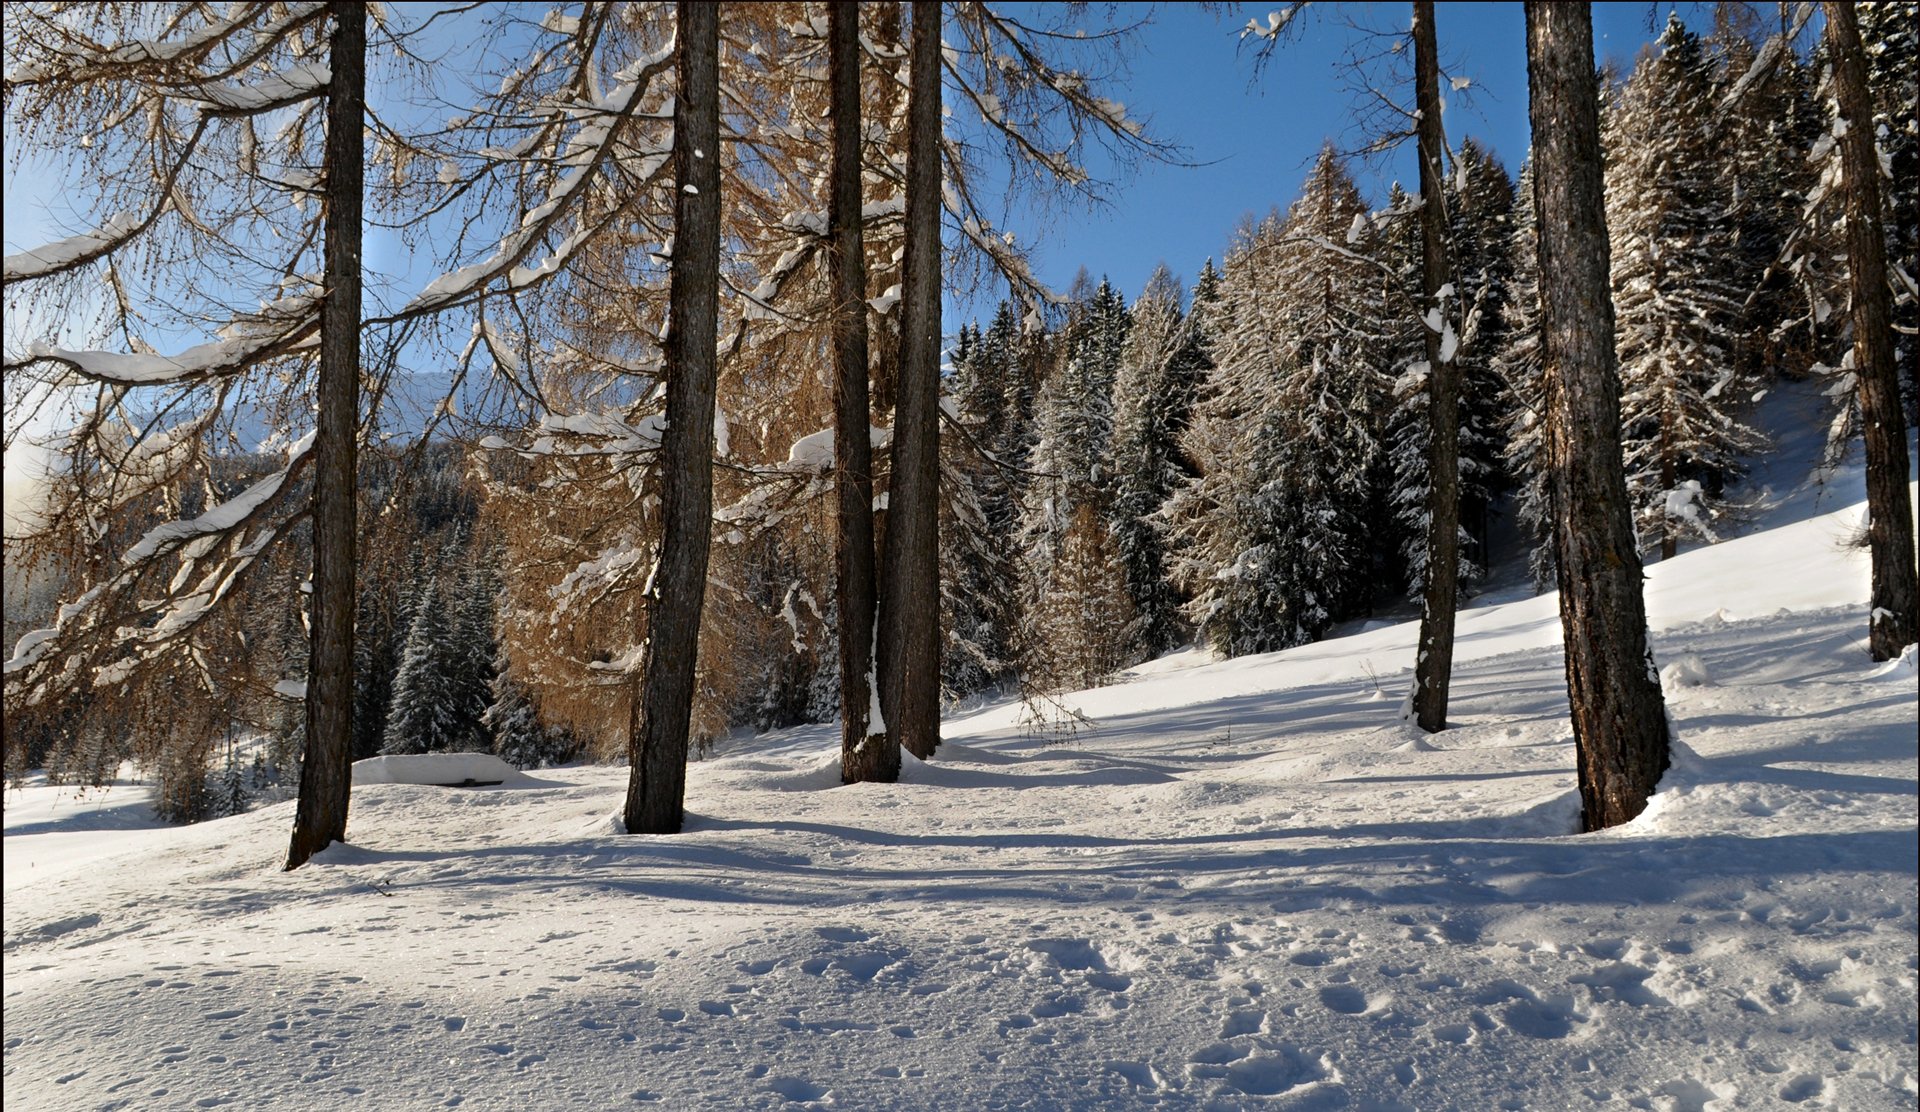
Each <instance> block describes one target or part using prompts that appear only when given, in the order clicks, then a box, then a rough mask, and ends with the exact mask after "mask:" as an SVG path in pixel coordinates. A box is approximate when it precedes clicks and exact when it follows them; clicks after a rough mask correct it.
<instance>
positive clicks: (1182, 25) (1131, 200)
mask: <svg viewBox="0 0 1920 1112" xmlns="http://www.w3.org/2000/svg"><path fill="white" fill-rule="evenodd" d="M1275 6H1277V5H1275V4H1272V3H1260V4H1250V5H1238V6H1236V7H1234V8H1233V9H1231V12H1230V13H1228V14H1222V15H1221V16H1220V17H1219V18H1218V19H1216V18H1215V17H1214V16H1212V15H1210V14H1208V13H1207V12H1205V11H1203V10H1201V9H1200V8H1199V7H1198V6H1196V5H1189V4H1177V3H1176V4H1163V5H1159V6H1157V7H1156V8H1155V10H1154V12H1153V16H1152V23H1151V25H1150V26H1148V27H1146V28H1144V29H1143V31H1142V32H1141V34H1140V36H1139V38H1138V42H1137V49H1136V50H1135V51H1134V54H1133V58H1132V63H1131V67H1130V68H1131V72H1130V73H1129V75H1128V79H1127V80H1126V82H1125V83H1124V84H1123V85H1120V86H1117V87H1116V88H1114V89H1113V90H1112V91H1110V92H1108V93H1107V95H1109V96H1112V97H1114V98H1115V99H1118V100H1121V101H1123V102H1125V104H1126V105H1127V109H1128V111H1129V112H1130V113H1131V114H1134V115H1136V116H1141V117H1145V118H1146V119H1147V120H1148V121H1149V125H1150V126H1149V130H1150V131H1151V132H1152V133H1153V134H1154V135H1156V136H1159V137H1164V138H1168V139H1171V140H1173V141H1175V142H1178V143H1180V144H1181V145H1183V146H1185V147H1186V148H1188V158H1189V159H1191V160H1192V161H1195V162H1200V163H1205V165H1200V166H1191V167H1189V166H1168V165H1148V166H1146V167H1144V168H1143V169H1141V170H1140V171H1139V172H1138V173H1136V174H1133V175H1131V176H1130V177H1127V178H1123V179H1122V180H1121V181H1120V184H1119V187H1118V188H1116V189H1113V190H1111V191H1110V192H1111V194H1112V203H1111V204H1110V205H1107V206H1104V207H1101V208H1098V209H1093V210H1071V209H1061V208H1060V207H1058V206H1054V207H1052V208H1050V209H1049V210H1048V211H1047V212H1046V213H1045V215H1044V218H1043V220H1038V221H1036V220H1032V219H1028V220H1024V221H1023V219H1022V217H1021V214H1019V213H1014V214H1012V215H1011V216H1010V217H1009V219H1008V221H1007V225H1008V226H1009V227H1010V228H1012V229H1013V230H1014V231H1015V232H1016V233H1017V234H1018V235H1019V236H1020V239H1021V240H1022V241H1023V242H1026V243H1027V244H1028V245H1029V247H1031V248H1032V249H1033V250H1034V251H1035V254H1036V262H1037V266H1036V271H1037V273H1038V274H1039V275H1040V277H1041V279H1042V280H1043V281H1045V282H1046V283H1047V284H1048V285H1050V286H1052V287H1053V288H1055V289H1065V288H1066V286H1067V285H1068V284H1069V283H1071V282H1072V280H1073V276H1074V273H1075V272H1076V271H1077V270H1078V269H1079V268H1080V267H1081V266H1085V267H1086V268H1087V270H1088V272H1089V273H1090V274H1091V275H1092V276H1093V277H1094V278H1095V279H1098V278H1099V277H1100V276H1102V275H1106V276H1108V277H1110V278H1111V279H1112V280H1113V282H1114V284H1115V285H1116V286H1118V287H1119V288H1120V289H1121V291H1122V292H1123V293H1124V294H1125V295H1126V296H1127V298H1128V299H1129V300H1131V299H1132V298H1133V297H1134V296H1136V295H1138V294H1139V292H1140V289H1141V287H1142V286H1144V285H1145V284H1146V280H1147V275H1148V274H1150V273H1152V271H1153V268H1154V266H1155V265H1156V264H1158V263H1159V262H1161V261H1163V260H1164V261H1165V262H1166V263H1167V265H1168V266H1169V267H1171V268H1172V269H1173V271H1174V273H1176V274H1178V275H1180V276H1181V277H1182V278H1183V279H1184V280H1185V281H1186V282H1187V283H1188V284H1189V285H1190V284H1191V283H1192V281H1193V278H1194V276H1195V275H1196V274H1197V273H1198V272H1199V270H1200V264H1201V263H1202V261H1204V260H1205V259H1206V258H1207V257H1208V256H1212V257H1214V258H1215V259H1216V260H1217V259H1218V258H1219V257H1220V255H1221V254H1222V252H1223V251H1224V249H1225V247H1226V245H1227V241H1228V239H1229V237H1230V236H1231V235H1232V233H1233V229H1234V227H1235V225H1236V224H1237V223H1238V222H1239V220H1240V218H1241V216H1242V215H1243V214H1246V213H1255V214H1263V213H1265V212H1266V211H1267V210H1268V209H1269V208H1271V207H1272V206H1274V205H1278V206H1280V207H1281V208H1282V209H1283V210H1284V209H1285V208H1286V206H1287V205H1288V204H1290V203H1291V202H1292V201H1293V200H1294V198H1295V197H1296V196H1298V193H1299V189H1300V184H1301V182H1302V181H1303V180H1304V179H1305V177H1306V175H1307V171H1308V170H1309V169H1310V168H1311V166H1312V163H1313V160H1314V158H1315V157H1316V156H1317V155H1318V154H1319V152H1320V148H1321V145H1322V144H1323V143H1325V142H1327V141H1328V140H1331V141H1332V142H1333V143H1334V144H1335V146H1336V147H1339V148H1341V149H1343V150H1345V149H1356V148H1358V147H1360V146H1361V145H1362V144H1363V143H1364V142H1365V141H1366V136H1365V135H1364V134H1363V133H1362V132H1361V131H1359V130H1357V129H1356V127H1355V125H1354V123H1353V118H1354V108H1355V105H1356V104H1357V103H1360V102H1361V101H1362V99H1363V98H1361V97H1359V96H1358V95H1357V94H1356V91H1355V82H1356V78H1355V76H1354V75H1353V74H1352V73H1351V72H1350V70H1349V67H1348V66H1347V64H1346V62H1347V59H1348V56H1349V54H1350V53H1351V52H1353V51H1355V50H1359V51H1362V52H1377V51H1378V50H1379V49H1380V48H1381V47H1382V46H1383V45H1384V44H1383V42H1382V40H1379V39H1378V38H1375V37H1374V36H1377V35H1380V34H1383V33H1384V34H1391V33H1396V32H1404V31H1405V30H1406V28H1407V26H1408V23H1409V22H1410V20H1411V18H1412V5H1411V4H1406V3H1398V4H1324V5H1314V6H1313V7H1311V8H1309V9H1308V10H1307V12H1306V13H1305V14H1304V15H1302V16H1301V17H1300V18H1301V21H1302V23H1301V25H1300V26H1299V27H1298V29H1297V30H1296V32H1295V33H1294V35H1293V37H1292V38H1291V39H1290V40H1288V41H1287V42H1285V43H1283V44H1282V45H1281V46H1280V47H1278V48H1277V49H1276V51H1275V52H1274V55H1273V57H1272V59H1271V60H1270V61H1269V63H1268V64H1267V66H1266V68H1265V69H1264V71H1263V72H1262V73H1261V74H1260V76H1259V77H1257V78H1256V77H1255V76H1254V66H1253V54H1252V49H1251V47H1250V46H1249V47H1248V48H1245V49H1242V48H1240V44H1239V31H1240V28H1241V27H1244V26H1245V25H1246V21H1247V19H1248V18H1249V17H1250V16H1251V15H1253V14H1254V13H1255V12H1256V11H1257V12H1258V13H1259V14H1260V15H1261V16H1262V17H1264V16H1265V14H1266V12H1267V11H1268V10H1269V9H1270V8H1272V7H1275ZM1015 7H1019V8H1027V9H1033V8H1037V7H1039V8H1044V7H1046V5H1015ZM1119 7H1120V12H1119V15H1118V18H1119V19H1123V20H1124V19H1126V18H1129V17H1130V15H1132V13H1130V12H1129V10H1128V9H1129V6H1128V5H1120V6H1119ZM1669 11H1678V12H1679V13H1680V16H1681V18H1682V19H1684V20H1685V21H1687V23H1688V24H1689V26H1691V27H1693V28H1694V29H1695V30H1696V31H1700V32H1702V33H1704V32H1706V31H1707V30H1709V29H1710V28H1711V25H1712V14H1711V8H1710V5H1707V4H1695V3H1658V4H1655V3H1646V2H1644V0H1643V2H1635V3H1613V4H1604V3H1603V4H1595V5H1594V6H1593V22H1594V50H1595V54H1596V55H1597V57H1596V59H1595V60H1596V62H1606V61H1609V60H1611V61H1614V62H1617V63H1618V64H1619V67H1620V69H1621V70H1622V72H1625V71H1626V70H1627V69H1630V68H1631V67H1632V64H1633V61H1634V58H1635V57H1636V56H1637V55H1638V53H1639V51H1640V49H1641V47H1642V46H1643V45H1644V44H1645V43H1647V42H1648V41H1649V40H1650V39H1652V38H1653V37H1655V35H1657V33H1658V30H1659V28H1660V27H1662V26H1664V25H1665V24H1666V21H1667V14H1668V12H1669ZM1434 22H1435V27H1436V30H1437V32H1438V36H1439V43H1440V62H1441V66H1442V67H1443V69H1445V70H1446V73H1447V76H1448V77H1452V78H1465V79H1468V80H1469V81H1471V86H1470V88H1469V89H1468V91H1467V92H1466V93H1465V94H1462V93H1453V92H1449V93H1448V94H1447V95H1448V99H1449V103H1448V105H1447V109H1446V128H1447V138H1448V141H1449V142H1451V143H1454V144H1458V142H1459V141H1460V140H1461V139H1462V138H1464V137H1466V136H1469V135H1470V136H1473V137H1474V138H1475V139H1477V140H1479V141H1480V142H1481V143H1482V144H1483V145H1485V146H1488V147H1491V148H1492V149H1493V151H1494V152H1495V153H1496V154H1498V155H1499V157H1500V159H1501V161H1503V162H1505V163H1506V165H1507V169H1508V171H1509V172H1510V173H1514V174H1517V173H1518V172H1519V169H1520V163H1521V161H1522V160H1523V159H1524V158H1525V157H1526V153H1527V135H1528V123H1527V65H1526V29H1525V24H1524V19H1523V15H1522V10H1521V5H1519V4H1517V3H1443V4H1438V5H1436V11H1435V17H1434ZM1649 28H1652V30H1649ZM1442 86H1443V89H1445V88H1446V87H1447V83H1446V82H1444V81H1443V82H1442ZM1394 92H1395V93H1396V94H1398V93H1400V92H1401V90H1394ZM1404 99H1405V100H1408V101H1410V100H1411V96H1406V97H1405V98H1404ZM1093 165H1094V166H1095V167H1096V169H1097V168H1098V166H1099V163H1098V162H1097V161H1096V162H1095V163H1094V164H1093ZM1353 170H1354V174H1355V177H1356V178H1358V179H1359V181H1360V185H1361V190H1362V192H1363V193H1365V194H1367V195H1368V197H1369V199H1370V200H1372V201H1373V202H1374V203H1376V204H1381V203H1384V202H1383V198H1384V194H1385V192H1386V187H1387V186H1388V185H1389V184H1391V183H1392V182H1393V181H1395V180H1401V181H1404V182H1407V183H1409V184H1411V181H1412V176H1413V173H1414V171H1413V161H1412V155H1411V152H1410V151H1408V150H1405V149H1403V150H1402V151H1400V152H1396V154H1395V155H1394V156H1392V157H1390V158H1383V159H1378V160H1375V162H1373V163H1371V164H1360V163H1356V164H1355V165H1354V166H1353ZM1003 293H1004V288H1003V287H1002V288H1000V289H998V290H988V291H984V292H983V293H982V294H981V295H980V296H976V297H974V298H970V299H950V300H949V302H948V304H947V314H946V315H947V318H948V319H947V321H946V324H947V328H948V330H949V331H952V330H953V329H955V328H957V327H958V326H959V325H960V324H961V323H963V322H964V321H966V320H967V319H969V318H971V317H974V316H978V317H980V318H983V320H984V318H985V317H987V316H989V315H990V314H991V312H992V306H993V304H994V303H995V301H997V299H998V298H999V297H1000V296H1001V295H1002V294H1003Z"/></svg>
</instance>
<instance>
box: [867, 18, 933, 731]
mask: <svg viewBox="0 0 1920 1112" xmlns="http://www.w3.org/2000/svg"><path fill="white" fill-rule="evenodd" d="M909 65H910V70H909V77H908V83H907V84H908V93H907V95H908V103H907V246H906V257H905V258H904V260H903V261H902V269H903V270H904V271H905V274H904V275H903V279H904V280H903V282H902V290H901V294H902V296H901V306H900V308H901V323H900V386H899V401H898V403H897V405H896V406H895V408H894V418H893V470H892V478H891V486H890V489H889V490H888V494H887V530H886V532H887V537H886V560H885V567H884V569H883V576H884V578H883V581H882V583H881V588H880V589H881V598H880V666H881V672H880V685H881V687H880V690H881V699H880V705H881V706H882V707H883V708H884V710H885V713H886V718H887V723H888V726H889V727H890V728H891V730H892V732H893V735H894V736H895V737H897V738H898V739H899V743H900V744H901V745H902V746H904V747H905V748H906V749H907V751H908V752H910V753H912V754H913V755H914V756H916V757H919V758H921V759H923V760H924V759H925V758H927V757H931V756H932V755H933V750H934V747H935V746H937V745H939V744H940V532H939V530H940V519H939V513H938V510H939V504H938V503H939V498H940V472H939V455H940V426H939V423H938V422H939V417H940V410H939V404H940V4H939V0H914V3H913V45H912V48H911V51H910V62H909Z"/></svg>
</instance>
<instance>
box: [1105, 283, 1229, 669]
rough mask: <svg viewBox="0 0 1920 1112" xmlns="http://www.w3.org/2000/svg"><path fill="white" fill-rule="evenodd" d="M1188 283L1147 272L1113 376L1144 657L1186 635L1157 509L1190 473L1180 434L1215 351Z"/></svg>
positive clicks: (1122, 539) (1119, 466)
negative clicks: (1194, 316) (1185, 291)
mask: <svg viewBox="0 0 1920 1112" xmlns="http://www.w3.org/2000/svg"><path fill="white" fill-rule="evenodd" d="M1180 292H1181V291H1180V285H1179V282H1178V280H1177V279H1175V278H1174V277H1173V275H1172V274H1171V273H1170V272H1169V271H1168V270H1167V268H1166V267H1165V266H1164V265H1162V266H1160V267H1157V268H1156V269H1155V270H1154V272H1153V275H1152V276H1151V277H1149V278H1148V279H1147V287H1146V289H1145V291H1143V292H1142V293H1141V295H1140V299H1139V300H1138V301H1135V302H1134V304H1133V311H1132V326H1131V330H1130V331H1129V333H1128V336H1127V343H1126V347H1125V349H1124V351H1123V354H1122V358H1121V365H1120V370H1119V373H1118V375H1117V376H1116V377H1115V379H1114V392H1113V409H1114V447H1113V468H1114V501H1113V534H1114V543H1115V545H1116V547H1117V550H1118V553H1119V559H1120V565H1121V567H1122V569H1123V571H1124V572H1125V575H1126V580H1127V593H1128V595H1129V596H1130V597H1131V598H1132V601H1133V611H1134V615H1135V617H1134V624H1133V628H1132V629H1131V630H1129V631H1128V640H1129V642H1130V643H1131V645H1132V652H1133V655H1135V656H1138V657H1140V658H1151V657H1155V656H1158V655H1160V654H1161V653H1163V652H1166V651H1167V650H1168V649H1171V648H1173V647H1175V646H1176V645H1178V644H1180V642H1181V640H1182V639H1183V636H1182V635H1183V630H1182V628H1181V621H1180V612H1179V607H1180V598H1179V594H1178V592H1177V591H1175V590H1174V587H1173V584H1172V583H1171V582H1170V581H1169V580H1168V578H1167V573H1166V551H1165V542H1164V539H1163V537H1162V536H1161V530H1160V527H1159V526H1158V524H1156V520H1155V515H1157V514H1158V513H1159V511H1160V507H1161V506H1162V504H1164V503H1165V502H1166V500H1167V499H1168V497H1170V496H1171V495H1172V493H1173V491H1174V489H1175V488H1176V487H1177V486H1179V485H1180V484H1181V483H1182V482H1183V481H1184V480H1185V479H1186V478H1188V475H1187V473H1186V471H1185V469H1184V467H1183V464H1182V461H1181V458H1180V450H1179V440H1180V436H1181V435H1182V434H1183V433H1184V432H1185V431H1186V428H1187V423H1188V420H1189V417H1190V415H1191V413H1192V410H1193V404H1194V398H1195V395H1196V394H1197V392H1198V390H1199V388H1200V383H1201V380H1202V379H1203V378H1204V377H1205V375H1206V373H1207V371H1208V370H1210V369H1211V367H1212V360H1211V359H1210V358H1209V357H1208V355H1207V353H1206V351H1205V347H1204V341H1203V340H1202V338H1201V337H1200V335H1199V333H1198V332H1197V331H1196V329H1195V327H1194V325H1193V323H1192V321H1191V319H1190V318H1189V317H1187V315H1185V314H1183V313H1182V312H1181V311H1180Z"/></svg>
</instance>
